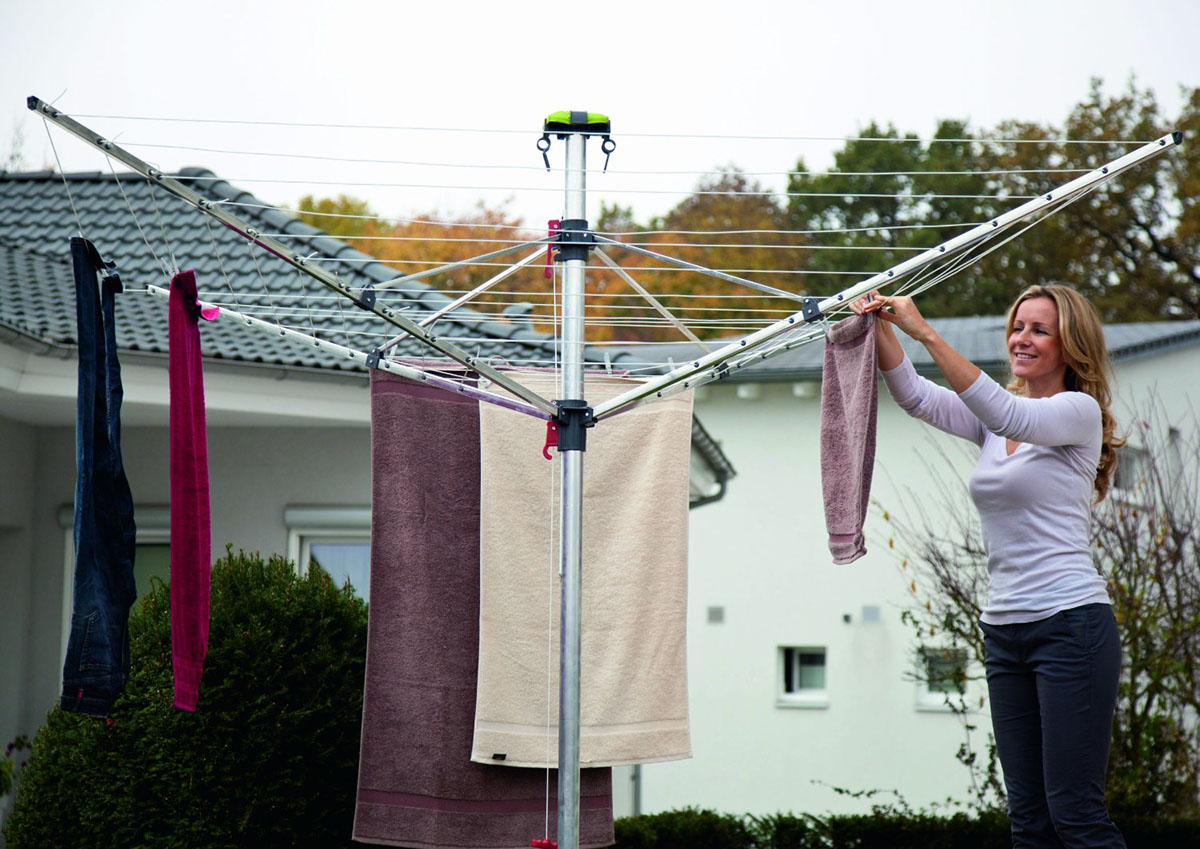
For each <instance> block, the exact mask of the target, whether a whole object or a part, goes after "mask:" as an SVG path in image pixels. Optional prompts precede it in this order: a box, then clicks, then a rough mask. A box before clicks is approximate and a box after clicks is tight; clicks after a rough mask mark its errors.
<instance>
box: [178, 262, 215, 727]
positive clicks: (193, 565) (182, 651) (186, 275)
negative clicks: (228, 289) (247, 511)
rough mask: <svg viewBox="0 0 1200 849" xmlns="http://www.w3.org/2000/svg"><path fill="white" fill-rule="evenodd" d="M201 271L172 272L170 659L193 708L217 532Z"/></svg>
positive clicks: (185, 706)
mask: <svg viewBox="0 0 1200 849" xmlns="http://www.w3.org/2000/svg"><path fill="white" fill-rule="evenodd" d="M199 318H200V306H199V304H198V303H197V301H196V272H194V271H181V272H179V273H178V274H176V275H175V276H174V277H173V278H172V279H171V298H170V303H169V306H168V309H167V346H168V366H167V369H168V376H169V381H170V393H171V406H170V459H171V663H172V666H173V668H174V670H175V707H177V708H181V709H182V710H188V711H194V710H195V709H196V704H197V702H198V701H199V698H200V675H201V672H202V671H203V667H204V655H205V654H206V653H207V652H208V600H209V590H210V586H211V577H210V576H211V569H212V531H211V524H210V516H209V500H208V437H207V434H206V430H205V421H204V366H203V363H202V361H201V359H200V328H199Z"/></svg>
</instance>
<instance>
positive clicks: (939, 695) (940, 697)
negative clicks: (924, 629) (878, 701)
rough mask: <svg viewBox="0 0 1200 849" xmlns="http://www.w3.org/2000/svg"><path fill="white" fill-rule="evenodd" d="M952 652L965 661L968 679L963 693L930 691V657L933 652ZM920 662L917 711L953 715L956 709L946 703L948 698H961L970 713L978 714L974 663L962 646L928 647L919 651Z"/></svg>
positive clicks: (917, 683) (964, 665) (964, 667)
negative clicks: (972, 674) (973, 675)
mask: <svg viewBox="0 0 1200 849" xmlns="http://www.w3.org/2000/svg"><path fill="white" fill-rule="evenodd" d="M940 651H952V652H956V653H958V654H960V655H961V656H962V660H963V671H964V672H965V674H966V678H965V679H964V681H963V690H962V692H961V693H958V694H956V693H946V692H943V691H942V690H931V689H929V681H928V680H927V679H928V675H929V666H928V659H927V658H928V655H929V653H931V652H940ZM917 658H918V662H919V663H920V665H921V674H920V675H919V676H918V679H917V681H916V709H917V710H918V711H920V712H922V713H953V712H954V708H952V707H951V706H950V705H949V704H947V703H946V700H947V698H950V699H955V698H960V699H961V700H962V704H963V705H964V706H965V707H966V709H967V712H968V713H977V712H978V711H979V694H978V686H977V684H976V683H975V682H973V681H972V677H971V672H972V663H971V657H970V654H969V653H968V652H967V650H966V649H965V648H963V647H961V646H958V647H956V646H927V647H923V648H920V649H918V650H917Z"/></svg>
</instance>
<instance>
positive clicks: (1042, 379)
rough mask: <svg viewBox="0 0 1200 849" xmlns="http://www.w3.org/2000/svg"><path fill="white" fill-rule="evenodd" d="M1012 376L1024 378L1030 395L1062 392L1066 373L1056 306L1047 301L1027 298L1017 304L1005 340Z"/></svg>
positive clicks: (1051, 301) (1048, 299)
mask: <svg viewBox="0 0 1200 849" xmlns="http://www.w3.org/2000/svg"><path fill="white" fill-rule="evenodd" d="M1008 362H1009V366H1010V368H1012V373H1013V377H1019V378H1023V379H1024V380H1025V384H1026V386H1028V387H1029V391H1030V394H1031V395H1047V394H1053V393H1054V392H1061V391H1062V390H1063V389H1064V388H1065V386H1064V382H1063V381H1064V378H1065V375H1066V372H1067V363H1066V360H1064V359H1063V351H1062V339H1061V338H1060V336H1059V332H1058V307H1057V306H1056V305H1055V303H1054V301H1053V300H1052V299H1050V298H1029V299H1027V300H1024V301H1021V303H1020V304H1018V305H1017V312H1016V315H1014V316H1013V325H1012V333H1010V334H1009V337H1008Z"/></svg>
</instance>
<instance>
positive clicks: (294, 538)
mask: <svg viewBox="0 0 1200 849" xmlns="http://www.w3.org/2000/svg"><path fill="white" fill-rule="evenodd" d="M283 521H284V524H285V525H287V529H288V559H289V560H292V561H293V562H295V564H296V568H297V569H299V570H300V571H302V572H303V571H304V570H306V569H307V568H308V564H309V563H311V562H315V563H317V564H318V565H319V566H320V567H321V568H322V569H324V570H325V571H326V572H328V573H329V575H330V576H331V577H332V578H333V582H334V583H335V584H337V585H338V586H342V585H343V584H345V583H346V582H347V581H349V582H350V586H352V587H353V588H354V591H355V593H357V594H358V595H359V596H360V597H361V598H363V599H364V600H367V601H370V591H371V581H370V576H371V571H370V566H371V509H370V508H369V507H288V508H286V509H284V511H283Z"/></svg>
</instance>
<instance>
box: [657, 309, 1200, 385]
mask: <svg viewBox="0 0 1200 849" xmlns="http://www.w3.org/2000/svg"><path fill="white" fill-rule="evenodd" d="M930 324H932V325H933V326H934V328H935V329H936V330H937V332H938V333H939V334H940V335H941V336H942V338H943V339H945V340H946V341H947V342H948V343H949V344H950V346H951V347H952V348H954V349H955V350H956V351H958V352H959V353H961V354H962V355H963V356H964V357H966V358H967V359H968V360H970V361H971V362H973V363H975V364H976V365H977V366H979V367H980V368H982V369H985V370H987V371H992V372H1002V371H1004V370H1005V369H1007V368H1008V354H1007V353H1006V348H1005V339H1004V316H1002V315H1001V316H965V317H959V318H934V319H930ZM1104 335H1105V340H1106V341H1107V343H1108V350H1109V355H1110V356H1111V357H1112V359H1113V360H1114V361H1121V360H1128V359H1131V358H1133V357H1137V356H1142V355H1145V354H1148V353H1153V352H1155V351H1161V350H1166V349H1169V348H1174V347H1178V346H1182V345H1197V344H1200V321H1197V320H1192V321H1153V322H1138V323H1133V324H1109V325H1107V326H1105V328H1104ZM900 336H901V344H902V345H903V346H904V350H905V351H906V352H907V353H908V356H909V358H910V359H911V360H912V361H913V365H914V366H916V368H917V371H919V372H921V373H923V374H937V373H938V369H937V366H936V365H935V364H934V362H933V360H932V359H931V358H930V356H929V352H928V351H926V350H925V348H924V346H922V345H920V344H918V343H916V342H913V341H912V340H911V339H909V338H908V337H906V336H904V335H903V334H900ZM695 354H696V348H695V347H694V346H692V345H686V344H679V345H669V346H659V347H655V348H654V349H653V356H654V358H655V359H656V360H659V361H661V362H664V363H665V362H667V361H668V360H673V361H674V362H675V363H682V362H686V361H687V359H688V358H690V357H692V356H695ZM638 355H639V356H641V357H642V358H643V359H646V358H647V357H648V355H647V352H646V351H640V352H638ZM824 357H825V346H824V345H823V344H821V342H820V341H819V340H818V341H816V342H813V343H810V344H807V345H801V346H800V347H798V348H794V349H792V350H791V351H787V352H784V353H781V354H778V355H776V356H774V357H771V358H769V359H766V360H762V361H760V362H758V363H755V364H753V365H748V366H747V367H745V368H744V369H740V370H737V371H733V372H731V373H730V375H729V379H730V380H749V381H767V380H819V379H820V377H821V363H822V361H823V359H824Z"/></svg>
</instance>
